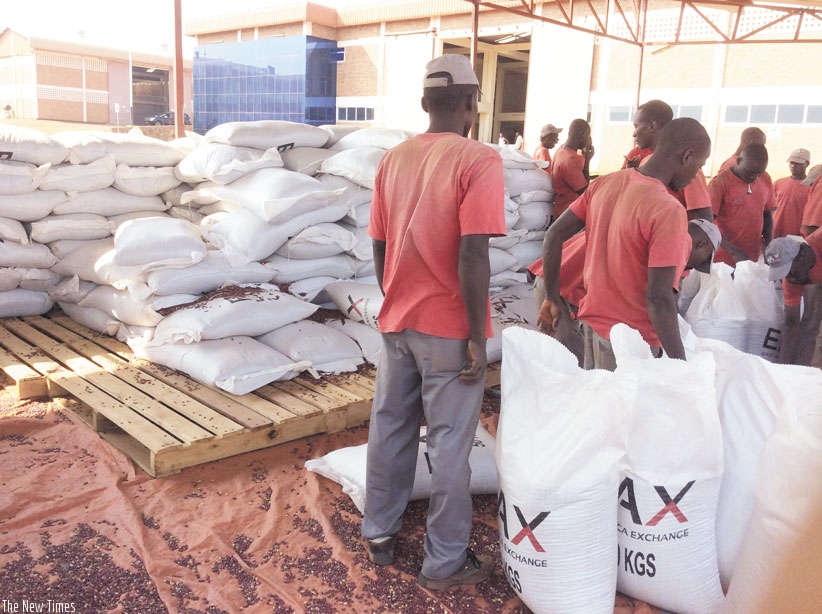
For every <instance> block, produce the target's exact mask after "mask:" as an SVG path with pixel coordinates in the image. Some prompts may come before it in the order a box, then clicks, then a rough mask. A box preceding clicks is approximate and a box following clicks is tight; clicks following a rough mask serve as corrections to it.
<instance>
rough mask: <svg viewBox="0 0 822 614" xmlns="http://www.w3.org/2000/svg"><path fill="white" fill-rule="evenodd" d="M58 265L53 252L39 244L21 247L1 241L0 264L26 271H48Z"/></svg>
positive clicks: (17, 244) (10, 242)
mask: <svg viewBox="0 0 822 614" xmlns="http://www.w3.org/2000/svg"><path fill="white" fill-rule="evenodd" d="M56 263H57V258H55V257H54V254H52V253H51V250H50V249H49V248H48V247H47V246H45V245H40V244H39V243H31V244H29V245H20V244H19V243H14V242H12V241H0V264H2V265H3V266H7V267H20V268H24V269H48V268H50V267H52V266H54V265H55V264H56Z"/></svg>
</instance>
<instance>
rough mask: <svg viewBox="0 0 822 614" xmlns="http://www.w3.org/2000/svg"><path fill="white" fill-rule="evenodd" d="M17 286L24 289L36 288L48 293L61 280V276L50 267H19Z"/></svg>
mask: <svg viewBox="0 0 822 614" xmlns="http://www.w3.org/2000/svg"><path fill="white" fill-rule="evenodd" d="M16 270H17V271H19V272H20V284H19V286H20V287H21V288H23V289H24V290H36V291H37V292H46V293H48V292H49V290H50V289H51V288H53V287H54V286H56V285H57V284H59V283H60V282H62V281H63V276H62V275H60V274H59V273H55V272H54V271H53V270H52V269H37V268H21V269H16Z"/></svg>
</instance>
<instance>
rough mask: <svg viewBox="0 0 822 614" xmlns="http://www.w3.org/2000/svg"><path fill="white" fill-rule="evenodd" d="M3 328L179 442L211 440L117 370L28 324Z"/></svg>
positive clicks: (208, 434)
mask: <svg viewBox="0 0 822 614" xmlns="http://www.w3.org/2000/svg"><path fill="white" fill-rule="evenodd" d="M6 327H7V328H9V329H10V330H12V331H14V333H15V334H17V335H19V336H20V337H22V338H23V339H25V340H27V341H29V342H31V343H34V344H36V345H37V346H38V347H39V348H41V349H42V350H43V351H44V352H46V353H47V354H48V355H49V356H52V357H53V358H55V359H56V360H58V361H60V362H61V363H62V364H64V365H66V366H67V367H69V368H70V369H71V370H72V371H73V372H74V374H76V375H79V376H81V377H82V378H83V379H85V380H86V381H88V382H89V383H91V384H93V385H94V386H96V387H97V388H99V389H100V390H103V391H104V392H107V393H108V394H110V395H111V396H113V397H114V398H116V399H119V400H120V401H122V402H123V403H124V404H125V405H128V406H129V407H130V408H131V409H133V410H134V411H136V412H138V413H139V414H141V415H142V416H143V417H145V418H146V419H148V420H150V421H151V422H153V423H154V424H156V425H157V426H159V427H161V428H162V429H164V430H166V431H169V432H170V433H173V434H174V436H175V437H176V438H178V439H180V440H181V441H183V442H186V443H188V442H192V441H196V440H198V439H204V438H206V437H213V435H212V434H211V433H209V432H208V431H207V430H205V429H204V428H202V427H200V426H199V425H197V424H195V423H194V422H191V421H190V420H188V419H186V418H185V417H183V416H181V415H180V414H178V413H176V412H174V411H172V410H171V409H169V408H168V407H166V406H165V405H163V404H162V403H159V402H157V401H156V400H155V399H153V398H152V397H150V396H149V395H147V394H145V393H144V392H142V391H140V390H138V389H137V388H135V387H134V386H131V385H130V384H128V383H127V382H125V381H123V380H121V379H119V378H118V377H116V376H115V374H116V373H117V371H114V372H112V373H109V372H108V371H103V370H102V369H100V366H99V365H97V364H95V363H94V362H92V361H90V360H89V359H88V358H86V357H84V356H80V355H79V354H77V353H76V352H74V351H73V350H71V349H70V348H68V347H66V346H65V345H64V344H63V343H61V342H60V341H57V340H54V339H52V338H51V337H48V336H47V335H45V334H43V333H42V332H40V331H38V330H36V329H35V328H34V327H32V326H31V325H29V324H27V323H25V322H22V321H19V320H14V321H9V322H6Z"/></svg>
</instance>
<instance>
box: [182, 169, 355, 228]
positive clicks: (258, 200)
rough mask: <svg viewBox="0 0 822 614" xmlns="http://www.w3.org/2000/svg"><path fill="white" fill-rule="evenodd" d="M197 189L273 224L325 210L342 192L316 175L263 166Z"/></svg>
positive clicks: (184, 200)
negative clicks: (221, 182)
mask: <svg viewBox="0 0 822 614" xmlns="http://www.w3.org/2000/svg"><path fill="white" fill-rule="evenodd" d="M196 192H197V193H199V194H203V193H206V194H208V195H211V196H213V197H214V198H216V199H217V200H224V201H228V202H231V203H235V204H238V205H241V206H242V207H244V208H246V209H248V210H249V211H252V212H253V213H254V214H255V215H257V216H258V217H259V218H260V219H263V220H265V221H266V222H270V223H282V222H285V221H287V220H289V219H291V218H293V217H295V216H297V215H301V214H303V213H308V212H310V211H314V210H315V209H321V208H323V207H324V206H326V205H328V204H329V203H331V202H332V201H334V200H336V199H337V198H338V197H339V196H340V194H341V192H340V191H329V190H326V189H325V187H324V186H323V184H321V183H320V182H319V181H317V180H316V179H314V178H313V177H309V176H307V175H303V174H301V173H295V172H293V171H289V170H286V169H283V168H263V169H260V170H258V171H254V172H252V173H249V174H247V175H244V176H243V177H241V178H240V179H237V180H236V181H234V182H232V183H230V184H229V185H225V186H221V185H216V184H209V185H208V186H206V185H205V184H201V185H200V187H199V188H198V189H197V190H196ZM187 198H188V194H186V195H184V196H183V198H182V200H183V203H184V204H185V202H186V199H187Z"/></svg>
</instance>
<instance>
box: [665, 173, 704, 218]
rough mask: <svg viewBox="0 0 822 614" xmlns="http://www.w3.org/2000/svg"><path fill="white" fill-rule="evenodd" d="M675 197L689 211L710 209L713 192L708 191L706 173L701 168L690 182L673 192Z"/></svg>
mask: <svg viewBox="0 0 822 614" xmlns="http://www.w3.org/2000/svg"><path fill="white" fill-rule="evenodd" d="M671 194H673V195H674V197H675V198H676V199H677V200H678V201H679V202H681V203H682V204H683V205H685V209H687V210H688V211H694V210H696V209H708V208H710V207H711V194H710V192H708V182H707V181H705V174H704V173H703V172H702V170H699V171H698V172H697V174H696V175H694V178H693V179H691V181H690V183H689V184H688V185H686V186H685V187H684V188H682V189H681V190H679V191H678V192H671Z"/></svg>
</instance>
